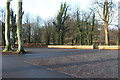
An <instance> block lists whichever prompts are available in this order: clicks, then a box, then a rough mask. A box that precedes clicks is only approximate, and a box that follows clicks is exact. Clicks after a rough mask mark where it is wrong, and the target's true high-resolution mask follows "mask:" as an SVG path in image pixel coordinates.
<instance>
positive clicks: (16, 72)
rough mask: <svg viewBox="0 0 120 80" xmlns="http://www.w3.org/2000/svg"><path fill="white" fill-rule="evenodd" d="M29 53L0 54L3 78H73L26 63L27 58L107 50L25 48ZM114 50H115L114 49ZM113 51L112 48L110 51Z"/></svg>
mask: <svg viewBox="0 0 120 80" xmlns="http://www.w3.org/2000/svg"><path fill="white" fill-rule="evenodd" d="M26 50H27V51H29V52H31V53H27V54H19V55H3V56H2V77H3V78H73V77H72V76H70V75H67V74H64V73H60V72H58V71H53V70H49V69H47V68H43V67H40V66H37V65H32V64H29V63H27V61H29V60H33V59H40V58H52V57H60V56H69V55H77V54H90V53H101V52H102V53H104V52H106V51H109V50H80V49H50V48H26ZM115 51H116V50H115ZM111 52H112V53H114V50H113V51H111Z"/></svg>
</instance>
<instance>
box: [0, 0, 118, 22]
mask: <svg viewBox="0 0 120 80" xmlns="http://www.w3.org/2000/svg"><path fill="white" fill-rule="evenodd" d="M92 1H94V0H23V11H24V12H25V13H28V12H29V13H30V14H31V15H32V16H36V15H38V16H40V17H41V18H42V19H43V20H47V19H50V18H52V17H55V15H56V14H57V12H58V10H59V8H60V5H61V2H66V3H67V4H68V5H69V6H70V7H71V8H72V9H75V8H77V7H79V8H80V10H86V11H87V10H88V9H89V7H90V5H91V2H92ZM114 1H115V2H116V3H118V2H119V1H120V0H114ZM5 3H6V0H1V1H0V9H1V8H5ZM11 7H12V8H13V10H14V11H15V12H16V11H17V0H13V1H12V2H11Z"/></svg>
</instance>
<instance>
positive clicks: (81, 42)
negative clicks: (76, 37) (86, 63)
mask: <svg viewBox="0 0 120 80" xmlns="http://www.w3.org/2000/svg"><path fill="white" fill-rule="evenodd" d="M82 40H83V37H82V32H80V45H83V41H82Z"/></svg>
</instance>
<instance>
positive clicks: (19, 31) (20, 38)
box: [17, 0, 25, 53]
mask: <svg viewBox="0 0 120 80" xmlns="http://www.w3.org/2000/svg"><path fill="white" fill-rule="evenodd" d="M22 16H23V14H22V0H18V16H17V37H18V50H17V52H18V53H24V52H25V51H24V46H23V45H24V44H23V32H22Z"/></svg>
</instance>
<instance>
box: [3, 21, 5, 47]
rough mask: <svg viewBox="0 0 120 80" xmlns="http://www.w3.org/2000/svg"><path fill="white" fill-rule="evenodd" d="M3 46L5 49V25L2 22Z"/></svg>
mask: <svg viewBox="0 0 120 80" xmlns="http://www.w3.org/2000/svg"><path fill="white" fill-rule="evenodd" d="M2 45H3V46H4V47H5V23H4V22H2Z"/></svg>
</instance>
